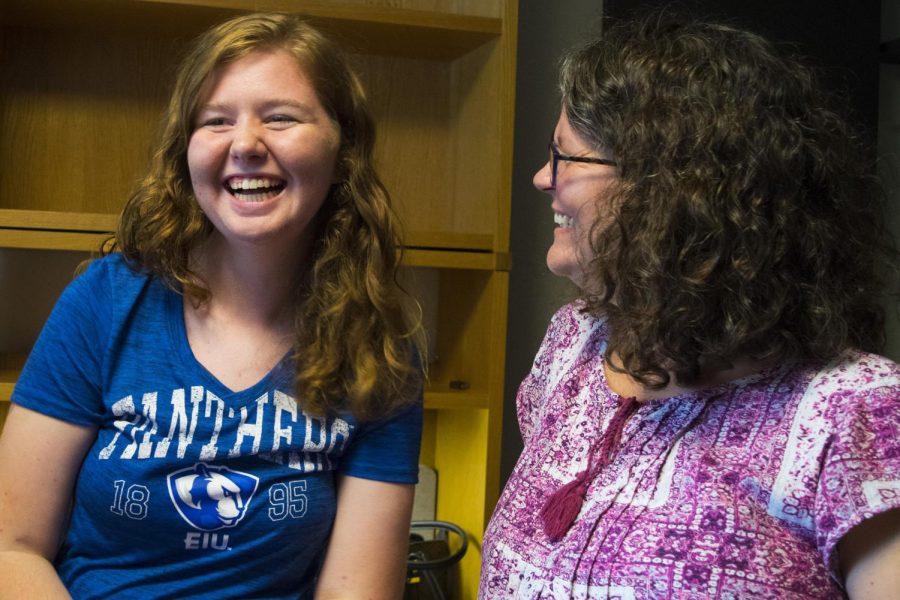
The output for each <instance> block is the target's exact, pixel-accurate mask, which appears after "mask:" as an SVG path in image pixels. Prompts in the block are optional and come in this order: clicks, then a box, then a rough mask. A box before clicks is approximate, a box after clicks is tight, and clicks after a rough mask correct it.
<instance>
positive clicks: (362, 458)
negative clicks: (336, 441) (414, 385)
mask: <svg viewBox="0 0 900 600" xmlns="http://www.w3.org/2000/svg"><path fill="white" fill-rule="evenodd" d="M422 415H423V406H422V394H421V392H420V393H419V396H418V398H417V399H416V401H415V403H414V404H412V405H411V406H409V407H406V408H404V409H402V410H401V411H400V412H398V413H396V414H395V415H392V416H390V417H388V418H386V419H382V420H380V421H372V422H368V423H365V424H363V425H361V426H360V429H359V433H358V434H357V437H356V438H355V440H354V441H353V443H352V445H351V446H350V448H349V449H348V451H347V453H346V454H345V455H344V457H343V459H342V460H341V467H340V471H341V473H343V474H345V475H352V476H353V477H360V478H362V479H374V480H376V481H385V482H388V483H417V482H418V480H419V448H420V446H421V443H422Z"/></svg>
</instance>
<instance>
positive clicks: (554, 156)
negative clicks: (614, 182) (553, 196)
mask: <svg viewBox="0 0 900 600" xmlns="http://www.w3.org/2000/svg"><path fill="white" fill-rule="evenodd" d="M547 148H549V149H550V187H552V188H555V187H556V169H557V167H559V161H561V160H565V161H569V162H580V163H590V164H592V165H607V166H609V167H617V166H619V165H618V163H617V162H616V161H614V160H609V159H607V158H594V157H592V156H567V155H565V154H560V153H559V150H557V149H556V144H554V143H553V140H550V143H549V144H547Z"/></svg>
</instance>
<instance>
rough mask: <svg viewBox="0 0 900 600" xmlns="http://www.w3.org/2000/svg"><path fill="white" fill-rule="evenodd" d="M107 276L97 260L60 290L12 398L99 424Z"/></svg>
mask: <svg viewBox="0 0 900 600" xmlns="http://www.w3.org/2000/svg"><path fill="white" fill-rule="evenodd" d="M106 275H107V270H106V268H105V267H104V266H103V261H95V262H94V263H92V264H91V265H90V266H89V267H88V269H87V270H86V271H85V272H84V273H82V274H81V275H80V276H78V277H77V278H76V279H75V280H74V281H72V282H71V283H70V284H69V285H68V286H67V287H66V289H65V290H64V291H63V293H62V295H61V296H60V298H59V300H57V302H56V304H55V306H54V307H53V310H52V312H51V313H50V317H49V318H48V319H47V322H46V323H45V324H44V327H43V329H42V330H41V333H40V335H39V336H38V339H37V342H36V343H35V345H34V348H33V349H32V351H31V354H30V355H29V357H28V360H27V361H26V363H25V367H24V369H23V370H22V374H21V376H20V377H19V380H18V381H17V383H16V386H15V389H14V390H13V393H12V401H13V402H15V403H16V404H19V405H21V406H24V407H26V408H29V409H31V410H34V411H37V412H40V413H42V414H45V415H48V416H51V417H55V418H58V419H61V420H63V421H68V422H70V423H75V424H77V425H97V424H99V422H100V419H101V416H102V413H103V400H102V364H103V355H104V352H105V349H106V346H107V337H108V328H109V324H110V315H109V314H108V313H109V308H108V307H109V306H110V304H109V298H110V291H109V290H110V286H109V281H108V278H107V276H106ZM103 307H107V308H106V310H105V311H104V308H103ZM104 312H105V313H106V314H104Z"/></svg>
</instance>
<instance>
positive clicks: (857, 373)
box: [810, 349, 900, 399]
mask: <svg viewBox="0 0 900 600" xmlns="http://www.w3.org/2000/svg"><path fill="white" fill-rule="evenodd" d="M810 387H811V388H815V389H816V390H818V391H820V392H823V393H826V394H829V395H831V394H835V393H840V394H842V395H846V394H847V393H852V392H865V391H867V390H874V389H878V388H897V389H898V390H900V364H897V363H896V362H894V361H893V360H891V359H890V358H887V357H885V356H881V355H878V354H872V353H869V352H863V351H861V350H855V349H851V350H847V351H845V352H844V353H843V354H841V355H840V356H839V357H837V358H836V359H835V360H833V361H831V362H830V363H828V364H826V365H823V366H822V367H820V368H819V369H818V371H817V372H816V373H815V377H814V378H813V380H812V382H811V385H810ZM898 399H900V398H898Z"/></svg>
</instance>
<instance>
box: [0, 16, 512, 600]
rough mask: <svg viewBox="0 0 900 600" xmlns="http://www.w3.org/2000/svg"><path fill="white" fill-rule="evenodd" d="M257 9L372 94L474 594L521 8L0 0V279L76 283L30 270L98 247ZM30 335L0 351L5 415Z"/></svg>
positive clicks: (468, 587) (444, 493)
mask: <svg viewBox="0 0 900 600" xmlns="http://www.w3.org/2000/svg"><path fill="white" fill-rule="evenodd" d="M257 10H260V11H265V10H277V11H291V12H296V13H299V14H302V15H305V16H307V17H308V18H309V19H310V20H311V21H312V22H314V23H315V24H317V25H318V26H320V27H322V28H323V29H326V30H328V31H330V32H332V33H333V34H334V35H335V36H336V37H338V38H339V39H340V40H341V41H342V43H344V44H345V45H346V46H347V47H348V48H349V49H350V50H351V51H352V52H353V59H354V62H355V63H356V67H357V70H358V72H359V73H360V76H361V78H362V80H363V83H364V85H365V86H366V88H367V91H368V95H369V97H370V100H371V103H372V108H373V112H374V114H375V117H376V120H377V122H378V128H379V129H378V132H379V134H378V139H377V143H376V159H377V164H378V167H379V171H380V172H381V175H382V177H383V179H384V181H385V183H386V185H387V186H388V188H389V190H390V191H391V194H392V196H393V197H394V200H395V204H396V206H397V211H398V213H399V215H400V217H401V220H402V221H403V224H404V230H405V242H406V248H405V249H404V252H403V265H404V266H405V267H406V268H407V269H408V270H410V271H411V272H416V273H418V274H419V275H420V276H421V277H422V278H423V279H424V280H425V286H424V287H422V288H421V289H417V290H416V293H417V294H419V295H420V297H421V300H422V303H423V304H424V305H425V312H426V314H427V316H428V321H429V326H430V334H431V338H432V343H433V346H432V350H431V352H430V359H429V373H430V380H429V384H428V387H427V389H426V394H425V403H426V409H427V414H426V430H425V437H424V441H423V448H422V456H421V460H422V461H423V462H425V463H427V464H429V465H431V466H432V467H434V468H435V469H436V470H437V472H438V477H439V481H440V485H439V487H438V493H437V518H439V519H446V520H449V521H453V522H455V523H458V524H460V525H461V526H462V527H464V528H465V529H466V530H467V531H468V532H469V534H470V535H471V536H472V543H471V544H470V546H469V552H468V555H467V557H466V558H465V559H464V561H463V563H462V565H461V569H460V575H461V584H462V594H461V596H460V597H461V598H463V599H468V598H474V597H475V593H476V589H477V582H478V576H479V563H480V555H479V548H480V546H481V535H482V533H483V531H484V528H485V526H486V524H487V519H488V518H489V516H490V513H491V510H492V509H493V506H494V503H495V502H496V499H497V496H498V495H499V459H500V448H499V443H500V429H501V419H502V412H503V411H502V401H503V377H504V357H505V348H504V346H505V340H506V315H507V308H506V301H507V289H508V271H509V269H510V264H511V259H510V256H509V203H510V189H511V188H510V185H511V184H510V176H511V171H512V128H513V96H514V90H515V80H514V77H515V49H516V18H517V3H516V0H380V1H379V0H329V1H309V0H295V1H292V0H4V2H3V8H2V10H0V56H3V60H2V61H0V131H3V136H0V165H3V166H0V259H3V257H4V256H5V257H6V258H7V259H8V260H12V261H15V262H16V264H21V265H23V266H22V268H19V269H11V270H10V269H7V270H3V269H0V286H3V288H4V289H12V288H11V287H9V286H13V287H15V286H21V285H30V286H33V287H34V288H35V289H34V290H32V291H33V292H34V294H36V295H40V294H42V293H43V294H57V293H58V292H59V290H61V289H62V287H63V286H64V285H65V283H66V281H67V279H68V278H70V275H69V274H68V272H67V274H66V275H61V274H59V271H58V270H57V271H55V273H56V274H55V275H54V276H53V280H52V281H46V280H45V279H46V278H45V279H41V278H40V277H36V278H35V279H32V278H31V277H30V276H29V274H30V273H37V274H40V273H42V270H44V266H43V262H42V261H47V260H55V259H52V257H54V256H69V255H70V254H71V256H73V257H74V256H76V253H77V255H78V256H81V255H83V254H85V253H91V252H96V251H97V249H98V248H99V247H100V244H101V243H102V242H103V241H104V240H106V239H108V237H109V232H111V231H112V230H113V229H114V228H115V222H116V215H117V214H118V212H119V211H120V209H121V206H122V203H123V201H124V200H125V198H126V197H127V195H128V193H129V191H130V190H131V189H132V187H133V186H134V183H135V182H136V181H137V180H138V178H139V177H140V176H142V174H143V172H144V171H145V169H146V165H147V163H148V160H149V157H150V153H151V149H152V146H153V140H154V139H155V136H156V131H157V128H158V123H159V118H160V115H161V113H162V109H163V107H164V104H165V101H166V99H167V97H168V94H169V90H170V86H171V79H172V75H173V71H174V65H175V64H176V62H177V59H178V57H179V55H180V53H181V51H182V50H183V48H184V47H185V44H186V43H187V41H188V40H189V39H190V38H192V37H193V36H195V35H196V34H197V33H199V32H200V31H202V30H203V29H205V28H206V27H207V26H209V25H211V24H212V23H215V22H218V21H220V20H222V19H224V18H227V17H230V16H233V15H236V14H238V13H243V12H251V11H257ZM4 253H5V254H4ZM73 261H74V259H73ZM0 264H2V263H0ZM10 273H13V274H12V275H11V274H10ZM45 288H46V289H45ZM47 290H51V291H47ZM27 293H29V294H30V293H31V292H30V291H27ZM29 297H30V296H29ZM51 299H52V298H51ZM48 304H52V302H49V303H48ZM48 310H49V308H48V309H47V310H44V309H43V308H41V309H40V310H38V309H37V308H36V309H35V311H34V312H35V315H34V316H30V317H28V318H30V319H33V320H35V321H38V322H39V321H41V320H42V319H43V318H46V312H47V311H48ZM13 312H15V311H9V310H7V311H3V314H0V333H2V332H7V333H9V332H18V331H20V328H19V325H20V324H19V323H16V322H14V320H15V319H19V318H21V317H20V316H17V315H16V314H11V313H13ZM37 313H40V314H39V315H37ZM37 328H39V323H36V324H35V327H32V328H30V329H29V328H22V329H21V331H23V332H25V331H27V332H28V333H21V334H19V333H14V334H11V335H7V336H5V338H3V342H2V344H0V424H2V419H3V417H4V416H5V413H6V411H7V409H8V406H9V402H8V400H9V397H10V394H11V392H12V388H13V386H14V384H15V381H16V378H17V376H18V373H19V370H20V369H21V365H22V362H23V361H24V357H25V355H26V354H27V350H28V348H30V345H31V344H32V343H33V341H34V340H33V339H32V338H33V337H34V335H35V334H33V330H35V329H37ZM0 337H2V336H0ZM4 344H5V345H4Z"/></svg>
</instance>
